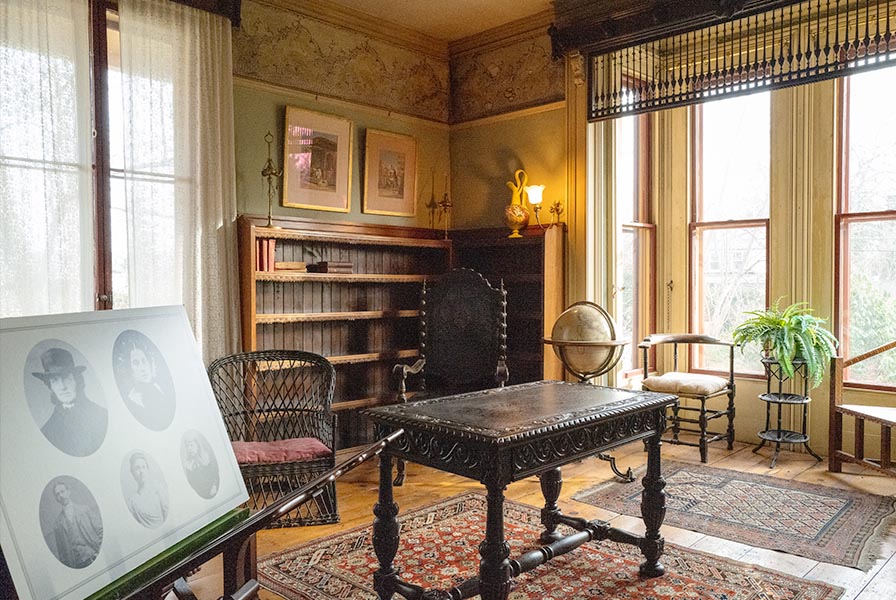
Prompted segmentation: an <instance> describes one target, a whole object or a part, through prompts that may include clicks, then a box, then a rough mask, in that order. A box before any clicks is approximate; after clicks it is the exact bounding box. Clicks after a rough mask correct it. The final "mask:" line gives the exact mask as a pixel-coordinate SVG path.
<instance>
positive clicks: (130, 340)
mask: <svg viewBox="0 0 896 600" xmlns="http://www.w3.org/2000/svg"><path fill="white" fill-rule="evenodd" d="M112 365H113V372H114V374H115V383H116V384H117V385H118V391H119V392H120V394H121V398H122V400H124V403H125V405H126V406H127V407H128V410H129V411H131V414H132V415H134V418H135V419H137V421H139V422H140V424H141V425H143V426H144V427H146V428H147V429H151V430H153V431H163V430H164V429H167V428H168V426H169V425H171V422H172V421H173V420H174V411H175V408H176V404H175V397H174V395H175V394H174V383H173V381H172V379H171V372H170V371H169V370H168V364H167V363H166V362H165V359H164V358H163V357H162V353H161V352H159V349H158V348H157V347H156V345H155V344H153V343H152V340H150V339H149V338H148V337H147V336H146V335H144V334H143V333H141V332H139V331H136V330H133V329H128V330H125V331H123V332H121V334H119V336H118V338H117V339H116V340H115V346H114V347H113V349H112Z"/></svg>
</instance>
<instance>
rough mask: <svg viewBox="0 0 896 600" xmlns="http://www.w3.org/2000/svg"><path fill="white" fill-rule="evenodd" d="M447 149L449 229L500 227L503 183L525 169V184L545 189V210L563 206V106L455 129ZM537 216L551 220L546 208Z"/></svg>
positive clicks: (506, 200) (505, 195) (506, 194)
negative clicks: (450, 205)
mask: <svg viewBox="0 0 896 600" xmlns="http://www.w3.org/2000/svg"><path fill="white" fill-rule="evenodd" d="M450 145H451V192H452V201H453V203H454V207H453V212H452V223H451V226H452V228H453V229H470V228H478V227H500V226H503V225H504V207H505V206H506V205H507V204H509V203H510V197H511V191H510V190H509V189H508V188H507V185H506V182H507V181H510V180H512V179H513V174H514V172H515V171H516V170H517V169H525V170H526V173H527V174H528V175H529V184H530V185H535V184H544V185H545V186H546V187H545V190H544V201H545V204H546V205H547V204H550V203H551V202H553V201H555V200H560V201H561V202H563V204H564V206H565V204H566V172H567V164H566V162H567V151H566V109H565V107H562V106H560V107H556V108H555V107H551V108H550V109H548V110H544V111H540V112H530V111H526V112H523V113H521V114H519V115H513V114H510V115H507V116H504V117H499V118H494V119H487V120H483V121H481V122H473V123H470V124H464V125H456V126H454V127H452V129H451V139H450ZM436 189H437V190H438V189H439V188H438V184H437V186H436ZM527 208H528V207H527ZM541 212H542V215H544V219H543V222H544V221H547V220H549V219H550V216H549V214H548V213H547V206H546V207H545V209H543V210H542V211H541ZM561 218H562V217H561ZM531 222H532V223H533V224H534V223H535V219H534V217H532V219H531Z"/></svg>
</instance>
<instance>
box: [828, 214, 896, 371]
mask: <svg viewBox="0 0 896 600" xmlns="http://www.w3.org/2000/svg"><path fill="white" fill-rule="evenodd" d="M845 234H846V235H845V237H844V239H845V240H847V243H848V245H849V251H848V255H847V256H848V264H847V265H845V269H844V273H845V275H846V278H847V281H846V283H847V286H848V290H849V293H848V298H847V300H846V301H847V311H846V314H847V317H846V319H845V325H846V327H845V331H844V335H843V339H842V340H841V342H842V343H843V348H842V349H841V354H843V355H844V356H847V357H852V356H857V355H859V354H862V353H863V352H867V351H868V350H873V349H874V348H877V347H878V346H881V345H883V344H886V343H888V342H891V341H893V340H896V246H894V244H893V240H894V239H896V219H891V220H887V221H879V222H859V223H849V224H847V225H846V226H845ZM846 378H847V379H849V380H850V381H856V382H865V383H876V384H884V385H893V384H896V351H894V350H890V351H889V352H884V353H883V354H880V355H878V356H877V357H875V358H871V359H868V360H866V361H863V362H860V363H858V364H857V365H855V366H854V367H850V368H849V370H848V371H847V374H846Z"/></svg>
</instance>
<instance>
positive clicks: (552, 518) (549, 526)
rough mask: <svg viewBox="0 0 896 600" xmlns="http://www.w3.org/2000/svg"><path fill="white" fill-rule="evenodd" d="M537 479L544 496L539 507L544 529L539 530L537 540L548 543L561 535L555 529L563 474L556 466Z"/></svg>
mask: <svg viewBox="0 0 896 600" xmlns="http://www.w3.org/2000/svg"><path fill="white" fill-rule="evenodd" d="M538 479H539V481H540V482H541V494H542V496H544V508H542V509H541V524H542V525H544V531H542V532H541V536H540V537H539V540H540V541H541V543H542V544H550V543H551V542H556V541H557V540H559V539H560V538H562V537H563V535H561V534H560V533H559V532H558V531H557V515H559V514H560V507H559V506H557V499H558V498H559V497H560V489H561V488H562V487H563V476H562V474H561V473H560V468H559V467H557V468H555V469H550V470H549V471H545V472H544V473H542V474H541V475H539V476H538Z"/></svg>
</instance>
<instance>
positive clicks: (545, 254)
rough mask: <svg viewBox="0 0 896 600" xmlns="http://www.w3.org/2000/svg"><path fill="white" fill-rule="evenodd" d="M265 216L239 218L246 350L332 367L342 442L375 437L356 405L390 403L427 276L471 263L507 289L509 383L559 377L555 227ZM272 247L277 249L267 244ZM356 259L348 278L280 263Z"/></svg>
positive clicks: (558, 237)
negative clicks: (445, 228)
mask: <svg viewBox="0 0 896 600" xmlns="http://www.w3.org/2000/svg"><path fill="white" fill-rule="evenodd" d="M266 222H267V220H266V219H264V218H261V217H254V216H245V215H244V216H241V217H240V218H239V220H238V232H239V260H240V310H241V323H242V337H243V350H244V351H250V350H266V349H274V348H280V349H293V350H307V351H310V352H316V353H318V354H321V355H323V356H326V357H327V358H328V359H329V360H330V362H331V363H333V365H334V367H335V368H336V393H335V397H334V399H333V407H334V410H336V411H338V413H339V430H338V432H337V438H338V439H337V447H338V448H346V447H351V446H357V445H360V444H363V443H366V442H368V441H371V440H372V439H373V432H372V431H370V430H369V429H368V425H367V424H366V422H365V421H364V420H363V419H362V418H361V417H360V415H359V414H358V409H362V408H367V407H370V406H377V405H379V404H384V403H391V402H394V401H395V398H396V390H395V381H394V379H393V377H392V367H393V366H394V365H395V364H396V363H398V362H412V361H413V359H414V358H416V357H417V356H418V347H419V333H420V326H419V316H420V312H419V308H420V291H421V289H422V282H423V281H424V280H425V279H427V278H430V279H431V278H432V277H433V276H436V275H439V274H441V273H444V272H446V271H447V270H449V269H450V268H452V267H469V268H472V269H475V270H477V271H479V272H480V273H482V274H483V275H484V276H485V277H486V278H487V279H488V280H489V282H490V283H491V284H492V285H493V286H495V287H497V286H498V285H499V284H500V281H501V280H502V279H503V280H504V285H505V288H506V289H507V337H508V368H509V370H510V383H523V382H527V381H537V380H539V379H562V378H563V368H562V366H561V365H560V362H559V361H558V360H557V359H556V357H555V356H554V353H553V352H552V351H551V349H550V348H547V347H546V346H545V345H544V343H543V342H542V337H543V336H545V335H549V334H550V329H551V327H552V326H553V323H554V320H555V319H556V317H557V315H559V314H560V312H561V311H562V310H563V289H564V288H563V272H564V260H563V242H564V231H563V229H561V228H560V227H555V228H552V229H548V230H546V231H543V230H541V229H540V228H538V227H534V228H529V229H527V230H525V231H524V232H523V233H524V237H523V238H522V239H513V240H511V239H508V238H507V230H506V229H478V230H466V231H455V232H451V237H452V239H450V240H444V239H441V232H438V231H433V230H430V229H419V228H409V227H395V226H383V225H361V224H356V223H329V222H323V221H316V220H311V219H297V218H286V217H284V218H279V219H277V220H276V221H275V222H274V225H276V226H277V227H278V228H276V229H275V228H268V227H265V224H266ZM271 244H273V248H271ZM321 261H340V262H348V263H351V270H352V272H351V273H305V272H297V271H294V270H277V269H276V268H275V266H276V265H277V263H286V262H291V263H299V262H304V263H306V264H312V263H318V262H321Z"/></svg>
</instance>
